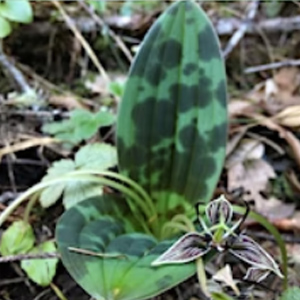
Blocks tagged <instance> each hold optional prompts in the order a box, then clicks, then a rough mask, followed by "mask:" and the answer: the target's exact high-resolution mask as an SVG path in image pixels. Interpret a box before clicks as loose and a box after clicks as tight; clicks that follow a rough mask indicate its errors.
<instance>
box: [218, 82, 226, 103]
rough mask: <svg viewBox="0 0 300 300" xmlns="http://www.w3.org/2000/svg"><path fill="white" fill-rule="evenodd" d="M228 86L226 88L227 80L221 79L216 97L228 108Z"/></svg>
mask: <svg viewBox="0 0 300 300" xmlns="http://www.w3.org/2000/svg"><path fill="white" fill-rule="evenodd" d="M226 91H227V88H226V82H225V80H221V81H220V82H219V84H218V87H217V89H216V97H217V99H218V101H219V102H220V104H221V105H222V106H223V107H225V108H226V104H227V101H226V95H227V92H226Z"/></svg>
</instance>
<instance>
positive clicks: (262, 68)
mask: <svg viewBox="0 0 300 300" xmlns="http://www.w3.org/2000/svg"><path fill="white" fill-rule="evenodd" d="M297 66H300V59H289V60H284V61H279V62H274V63H271V64H265V65H258V66H254V67H249V68H247V69H245V70H244V73H246V74H249V73H256V72H261V71H267V70H272V69H279V68H282V67H297Z"/></svg>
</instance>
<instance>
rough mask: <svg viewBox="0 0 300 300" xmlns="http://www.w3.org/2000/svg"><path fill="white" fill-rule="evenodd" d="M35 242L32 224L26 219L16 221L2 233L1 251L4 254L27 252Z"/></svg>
mask: <svg viewBox="0 0 300 300" xmlns="http://www.w3.org/2000/svg"><path fill="white" fill-rule="evenodd" d="M34 242H35V237H34V234H33V230H32V227H31V225H30V224H28V223H26V222H24V221H16V222H14V223H13V224H12V225H10V226H9V227H8V228H7V229H6V230H5V231H4V233H3V234H2V238H1V243H0V252H1V254H2V255H3V256H6V255H15V254H23V253H27V252H28V251H29V250H30V249H31V248H32V247H33V245H34Z"/></svg>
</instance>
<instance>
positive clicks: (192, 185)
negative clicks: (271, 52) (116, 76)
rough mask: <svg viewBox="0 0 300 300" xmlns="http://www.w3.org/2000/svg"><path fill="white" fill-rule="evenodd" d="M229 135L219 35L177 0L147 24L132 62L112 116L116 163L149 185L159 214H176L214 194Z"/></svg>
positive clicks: (196, 11)
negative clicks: (114, 130)
mask: <svg viewBox="0 0 300 300" xmlns="http://www.w3.org/2000/svg"><path fill="white" fill-rule="evenodd" d="M226 135H227V109H226V76H225V70H224V63H223V59H222V57H221V53H220V47H219V44H218V40H217V36H216V34H215V32H214V30H213V27H212V25H211V23H210V21H209V19H208V18H207V16H206V15H205V13H204V12H203V11H202V9H201V8H200V7H199V6H198V5H197V4H196V3H194V2H193V1H177V2H176V3H174V4H172V5H171V6H170V7H169V8H168V9H167V10H166V12H165V13H163V14H162V15H161V16H160V18H159V19H158V20H157V21H156V22H155V24H154V25H153V26H152V28H151V29H150V30H149V32H148V33H147V35H146V37H145V39H144V41H143V43H142V46H141V48H140V50H139V52H138V54H137V57H136V58H135V60H134V63H133V65H132V67H131V70H130V74H129V79H128V82H127V84H126V88H125V91H124V96H123V99H122V102H121V106H120V110H119V115H118V122H117V138H118V139H117V146H118V155H119V165H120V170H121V172H122V173H123V174H125V175H127V176H129V177H130V178H131V179H133V180H134V181H136V182H138V183H139V184H140V185H142V186H143V187H144V188H145V189H146V190H147V191H148V193H149V194H150V196H151V198H152V199H154V201H156V205H157V210H158V212H159V213H161V214H165V212H166V211H168V213H169V215H174V213H172V210H173V212H175V213H178V212H182V211H185V210H186V209H187V207H183V206H184V205H185V204H184V203H187V202H189V203H192V204H193V203H195V202H196V201H199V200H201V201H204V202H207V201H208V200H209V199H210V198H211V196H212V193H213V190H214V188H215V185H216V183H217V180H218V178H219V175H220V172H221V169H222V166H223V161H224V156H225V143H226ZM180 207H181V208H180ZM175 209H176V211H175Z"/></svg>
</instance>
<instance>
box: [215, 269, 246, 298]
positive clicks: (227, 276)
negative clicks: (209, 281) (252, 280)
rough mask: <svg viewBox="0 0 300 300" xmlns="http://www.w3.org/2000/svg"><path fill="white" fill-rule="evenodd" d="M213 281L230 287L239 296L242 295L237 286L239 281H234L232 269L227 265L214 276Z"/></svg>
mask: <svg viewBox="0 0 300 300" xmlns="http://www.w3.org/2000/svg"><path fill="white" fill-rule="evenodd" d="M213 279H214V280H216V281H219V282H222V283H224V284H225V285H226V286H228V287H230V288H231V289H232V290H233V291H234V292H235V294H236V295H237V296H239V295H240V291H239V289H238V287H237V285H236V283H237V281H236V280H234V279H233V277H232V272H231V268H230V266H229V265H225V267H224V268H222V269H221V270H219V271H218V272H217V273H216V274H215V275H214V276H213Z"/></svg>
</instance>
